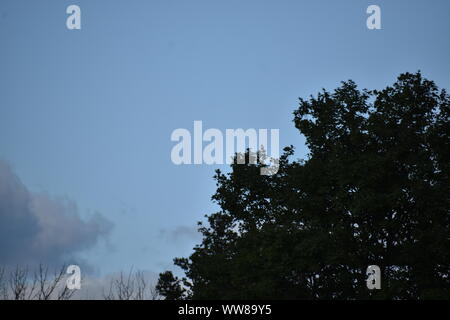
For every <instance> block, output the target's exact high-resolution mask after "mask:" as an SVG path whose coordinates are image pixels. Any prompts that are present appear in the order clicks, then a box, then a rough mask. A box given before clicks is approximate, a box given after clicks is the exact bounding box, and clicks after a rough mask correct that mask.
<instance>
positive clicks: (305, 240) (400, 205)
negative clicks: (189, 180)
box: [159, 72, 450, 299]
mask: <svg viewBox="0 0 450 320" xmlns="http://www.w3.org/2000/svg"><path fill="white" fill-rule="evenodd" d="M449 120H450V106H449V95H448V94H447V93H446V91H445V90H441V89H439V88H438V87H437V86H436V85H435V84H434V82H433V81H430V80H427V79H425V78H424V77H423V76H422V75H421V73H420V72H418V73H415V74H411V73H405V74H401V75H400V76H399V77H398V79H397V81H396V82H395V83H394V84H393V85H391V86H388V87H386V88H385V89H383V90H370V91H369V90H365V89H364V90H361V89H358V87H357V85H356V84H355V83H354V82H353V81H346V82H342V85H341V86H340V87H339V88H337V89H335V90H334V91H333V92H327V91H326V90H322V91H320V92H319V93H318V94H317V95H316V96H311V97H310V98H308V99H300V100H299V106H298V109H297V110H295V111H294V123H295V126H296V128H297V129H298V130H299V131H300V133H301V134H303V135H304V136H305V137H306V143H307V147H308V149H309V154H308V156H307V159H304V160H293V159H292V158H293V154H294V148H293V147H292V146H290V147H287V148H285V149H284V153H283V155H282V156H281V158H280V168H279V171H278V172H277V173H276V174H275V175H272V176H264V175H260V171H259V169H260V166H262V164H259V165H252V164H246V165H243V164H232V165H231V167H232V168H231V169H232V170H231V172H230V173H227V174H224V173H222V172H221V171H219V170H217V171H216V175H215V177H214V178H215V180H216V182H217V191H216V193H215V194H214V195H213V200H214V201H215V202H216V203H217V204H218V205H219V206H220V208H221V210H220V211H219V212H216V213H213V214H210V215H208V216H206V218H207V224H206V225H204V224H203V223H199V231H200V232H201V233H202V235H203V239H202V242H201V243H200V244H198V245H197V246H196V247H195V248H194V249H193V253H192V254H191V255H190V256H189V257H188V258H176V259H175V260H174V262H175V264H176V265H177V266H179V267H181V268H182V269H183V271H184V272H185V274H186V278H185V279H183V280H184V285H182V284H181V280H180V279H178V278H176V277H173V275H171V274H170V275H168V274H167V273H163V274H161V279H162V280H161V279H160V281H161V284H162V286H160V287H159V288H160V293H161V294H162V295H164V296H166V297H167V298H173V296H174V295H175V296H176V298H183V297H184V298H191V299H369V298H379V299H432V298H449V297H450V229H449V227H450V224H449V218H450V183H449V168H450V157H449V156H450V121H449ZM246 156H250V155H249V154H247V155H246ZM372 264H375V265H378V266H379V267H380V268H381V290H368V289H367V287H366V278H367V276H366V274H365V272H366V268H367V266H369V265H372ZM169 278H170V279H169ZM164 284H166V285H164ZM164 288H166V289H170V288H174V289H173V290H172V291H171V290H164ZM185 289H186V290H187V291H186V292H185V291H183V290H185ZM168 291H169V292H168ZM170 291H171V292H172V293H170ZM177 294H178V295H177Z"/></svg>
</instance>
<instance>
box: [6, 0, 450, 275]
mask: <svg viewBox="0 0 450 320" xmlns="http://www.w3.org/2000/svg"><path fill="white" fill-rule="evenodd" d="M71 4H76V5H79V6H80V8H81V12H82V29H81V30H68V29H67V28H66V18H67V16H68V15H67V14H66V8H67V6H69V5H71ZM371 4H376V5H379V6H380V7H381V19H382V30H368V29H367V27H366V19H367V17H368V15H367V14H366V8H367V7H368V6H369V5H371ZM449 12H450V2H449V1H446V0H442V1H440V0H432V1H425V0H417V1H406V0H397V1H382V0H372V1H363V0H343V1H332V0H329V1H317V0H314V1H313V0H308V1H301V0H295V1H294V0H277V1H275V0H264V1H261V0H259V1H256V0H245V1H243V0H239V1H238V0H226V1H217V0H207V1H206V0H192V1H182V0H145V1H144V0H142V1H139V0H127V1H125V0H114V1H106V0H89V1H88V0H84V1H75V0H59V1H52V0H39V1H23V0H2V1H1V2H0V88H1V89H0V90H1V94H0V159H1V160H3V161H5V162H7V163H8V164H9V165H10V166H11V168H12V170H13V171H14V172H15V174H16V175H17V176H18V177H20V179H21V181H22V183H23V184H24V185H25V186H27V188H28V189H29V190H30V191H31V192H37V193H44V194H47V195H48V196H49V197H65V198H67V199H71V201H72V202H74V203H76V206H77V212H78V213H79V215H80V216H81V217H83V218H86V219H87V218H88V217H89V216H91V215H92V214H93V213H95V212H98V213H100V214H101V215H102V216H103V217H105V218H106V219H108V220H109V221H111V222H112V223H113V224H114V227H113V228H112V230H111V231H110V232H109V236H108V237H107V240H101V241H100V240H99V241H98V242H97V243H96V244H95V245H94V246H91V247H89V249H86V250H82V251H80V252H78V256H79V257H82V258H83V259H86V260H87V261H88V262H89V263H90V264H91V265H92V266H93V267H94V269H95V270H96V272H97V273H99V274H105V273H108V272H115V271H118V270H126V269H128V268H130V267H131V266H134V267H135V268H139V269H146V270H151V271H153V272H161V271H163V270H165V269H167V268H173V267H172V258H173V257H176V256H186V255H188V254H189V253H190V252H191V248H192V247H193V246H194V245H195V244H196V243H198V242H199V237H198V236H195V233H194V232H193V230H195V225H196V221H198V220H201V219H202V218H203V215H204V214H209V213H212V212H214V211H216V210H218V208H217V207H216V206H215V205H214V204H212V203H211V201H210V197H211V195H212V194H213V193H214V190H215V182H214V180H213V179H212V176H213V174H214V170H215V169H216V168H222V169H225V170H226V166H207V165H197V166H195V165H190V166H187V165H185V166H176V165H174V164H173V163H172V162H171V160H170V151H171V149H172V147H173V146H174V145H175V143H174V142H172V141H170V135H171V133H172V131H173V130H174V129H177V128H187V129H189V130H192V128H193V121H194V120H202V121H203V126H204V128H218V129H221V130H223V131H225V129H227V128H267V129H271V128H277V129H280V145H281V147H282V146H285V145H289V144H293V145H294V146H296V148H297V155H298V157H303V156H304V155H305V154H306V152H307V151H306V149H305V146H304V139H303V138H302V137H301V136H300V134H299V133H298V131H297V130H296V129H295V128H294V126H293V123H292V118H293V116H292V112H293V110H294V109H295V108H296V106H297V99H298V97H308V96H309V95H311V94H316V93H317V92H318V91H319V90H320V89H321V88H326V89H330V90H331V89H334V88H335V87H337V86H338V85H339V82H340V81H342V80H348V79H353V80H354V81H355V82H356V83H357V84H358V85H359V86H361V87H366V88H369V89H380V88H383V87H384V86H386V85H388V84H391V83H392V82H394V81H395V78H396V77H397V76H398V74H400V73H401V72H405V71H410V72H415V71H417V70H419V69H420V70H421V71H422V72H423V74H424V75H425V76H426V77H428V78H430V79H432V80H434V81H435V82H436V83H437V84H438V86H440V87H442V88H449V87H450V86H449V84H450V80H449V77H448V75H449V74H450V68H449V63H448V57H449V56H450V46H449V40H448V39H449V38H448V32H449V30H450V28H449V27H450V20H449V19H448V13H449Z"/></svg>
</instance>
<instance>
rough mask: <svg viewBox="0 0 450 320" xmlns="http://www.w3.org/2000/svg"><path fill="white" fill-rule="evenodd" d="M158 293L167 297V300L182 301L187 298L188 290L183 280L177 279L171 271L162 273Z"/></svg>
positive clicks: (157, 286)
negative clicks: (184, 286)
mask: <svg viewBox="0 0 450 320" xmlns="http://www.w3.org/2000/svg"><path fill="white" fill-rule="evenodd" d="M156 292H157V293H158V294H159V295H161V296H163V297H165V300H182V299H184V298H186V289H185V288H183V285H182V280H180V279H178V277H175V276H174V275H173V273H172V272H171V271H166V272H163V273H160V275H159V279H158V283H157V284H156Z"/></svg>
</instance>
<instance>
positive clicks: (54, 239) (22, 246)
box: [0, 161, 113, 267]
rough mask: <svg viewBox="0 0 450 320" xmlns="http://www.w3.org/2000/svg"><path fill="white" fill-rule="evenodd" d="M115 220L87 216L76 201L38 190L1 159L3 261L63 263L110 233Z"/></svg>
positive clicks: (0, 260) (0, 239)
mask: <svg viewBox="0 0 450 320" xmlns="http://www.w3.org/2000/svg"><path fill="white" fill-rule="evenodd" d="M112 227H113V224H112V223H111V222H110V221H109V220H107V219H106V218H104V217H103V216H102V215H100V214H98V213H96V214H93V215H91V216H90V217H89V218H88V219H83V218H82V217H81V216H80V215H79V212H78V208H77V206H76V204H75V203H74V202H73V201H70V200H68V199H62V198H53V197H51V196H49V195H47V194H44V193H34V192H31V191H30V190H28V188H27V187H26V186H25V185H24V184H23V183H22V182H21V181H20V179H19V178H18V177H17V175H16V174H15V173H14V172H13V171H12V169H11V167H10V166H9V165H8V164H7V163H5V162H3V161H0V265H3V266H14V265H35V264H39V263H43V264H44V265H47V266H49V267H53V266H55V267H58V266H59V267H60V266H61V265H62V264H63V263H70V262H74V259H75V258H76V254H77V253H79V252H81V251H83V250H86V249H89V248H91V247H93V246H94V245H95V244H96V243H97V242H98V241H99V240H100V239H101V238H103V237H106V236H107V235H108V234H109V233H110V231H111V229H112Z"/></svg>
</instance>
